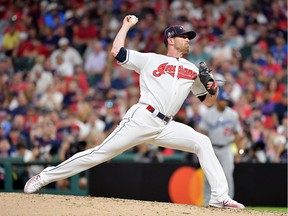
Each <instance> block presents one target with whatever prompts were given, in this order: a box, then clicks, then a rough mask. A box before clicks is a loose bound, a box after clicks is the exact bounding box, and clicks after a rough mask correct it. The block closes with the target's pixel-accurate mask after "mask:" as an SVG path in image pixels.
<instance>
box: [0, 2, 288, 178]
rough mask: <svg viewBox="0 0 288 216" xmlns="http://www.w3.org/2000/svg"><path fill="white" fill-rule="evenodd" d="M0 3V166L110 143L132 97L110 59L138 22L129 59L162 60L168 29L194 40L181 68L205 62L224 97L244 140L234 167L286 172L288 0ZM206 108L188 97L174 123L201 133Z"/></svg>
mask: <svg viewBox="0 0 288 216" xmlns="http://www.w3.org/2000/svg"><path fill="white" fill-rule="evenodd" d="M0 2H1V4H0V83H1V84H0V104H1V105H0V158H4V157H23V159H24V161H33V160H44V161H50V160H53V159H56V160H64V159H67V158H69V157H70V156H71V155H73V154H75V153H76V152H78V151H82V150H84V149H87V148H90V147H93V146H96V145H99V144H100V143H101V142H102V141H103V140H104V139H105V138H106V137H107V135H109V134H110V132H111V131H112V130H113V129H114V128H115V127H116V126H117V124H118V123H119V121H120V120H121V118H122V117H123V114H124V113H125V112H126V111H127V109H128V108H129V107H130V106H131V105H132V104H134V103H136V102H137V101H138V98H139V89H138V85H139V83H138V77H137V74H136V73H133V71H129V70H126V69H124V68H122V67H120V66H119V65H118V64H117V62H116V61H115V60H114V59H113V58H112V56H111V55H110V49H111V44H112V42H113V39H114V37H115V35H116V33H117V31H118V29H119V28H120V26H121V24H122V20H123V18H124V17H125V16H126V15H128V14H135V15H136V16H138V17H139V22H138V24H137V25H136V26H135V27H133V29H131V30H130V31H129V32H128V38H127V43H126V47H127V48H128V49H134V50H138V51H143V52H156V53H163V54H164V53H165V51H166V48H165V46H164V43H163V32H164V30H165V28H166V27H167V26H168V25H170V24H181V25H184V26H186V27H187V28H188V29H193V30H195V31H196V32H197V33H198V35H197V37H196V38H195V40H193V41H191V52H190V53H189V54H188V55H187V56H185V58H187V59H188V60H189V61H191V62H193V63H195V64H196V65H198V63H199V62H200V61H206V62H207V64H208V65H209V67H210V68H211V69H212V73H213V74H214V77H215V78H216V80H217V81H218V84H219V86H220V87H221V88H222V89H223V90H224V91H226V92H227V93H228V94H229V97H230V103H229V106H231V107H232V108H233V109H235V110H236V111H237V112H238V114H239V116H240V120H241V124H242V127H243V130H244V132H245V133H244V134H245V136H244V137H243V138H242V139H243V140H242V142H243V146H244V147H243V149H237V150H236V151H235V155H236V154H237V155H238V154H239V153H240V155H241V157H240V159H239V160H238V161H239V162H259V163H281V162H285V163H286V162H287V126H288V122H287V119H288V118H287V1H286V0H276V1H273V0H205V1H204V0H191V1H184V0H158V1H156V0H143V1H140V0H69V1H53V0H51V1H48V0H41V1H40V0H25V1H20V0H11V1H10V0H0ZM206 110H207V107H205V106H204V105H202V104H201V103H200V101H199V100H198V99H197V98H195V97H193V96H192V95H190V96H189V97H188V98H187V101H186V102H185V104H184V105H183V107H182V108H181V110H180V111H179V113H178V114H177V116H175V120H178V121H181V122H184V123H186V124H188V125H190V126H191V127H193V128H195V129H196V130H197V127H198V124H199V122H200V121H201V116H202V115H205V111H206ZM240 150H241V151H240ZM130 151H131V152H132V153H135V161H142V162H150V161H162V160H163V156H173V155H175V154H185V153H181V152H177V151H174V150H171V149H163V148H155V147H153V146H150V145H149V144H147V143H143V144H141V145H139V146H137V147H135V148H134V149H132V150H130ZM186 159H187V160H190V159H191V155H189V154H188V155H187V157H186ZM38 168H39V167H38ZM35 169H36V170H35V173H38V172H39V170H37V167H35ZM31 175H32V174H31Z"/></svg>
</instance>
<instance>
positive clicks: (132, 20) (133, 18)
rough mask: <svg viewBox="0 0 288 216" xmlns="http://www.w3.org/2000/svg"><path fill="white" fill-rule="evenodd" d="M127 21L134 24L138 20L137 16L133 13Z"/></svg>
mask: <svg viewBox="0 0 288 216" xmlns="http://www.w3.org/2000/svg"><path fill="white" fill-rule="evenodd" d="M129 22H131V23H133V24H136V23H137V22H138V18H137V17H136V16H134V15H130V17H129Z"/></svg>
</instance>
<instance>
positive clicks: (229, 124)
mask: <svg viewBox="0 0 288 216" xmlns="http://www.w3.org/2000/svg"><path fill="white" fill-rule="evenodd" d="M199 128H200V129H202V130H205V131H206V132H207V133H208V134H207V135H208V137H209V138H210V140H211V142H212V144H217V145H228V144H231V143H232V142H234V139H235V133H237V132H241V131H242V128H241V125H240V122H239V117H238V113H237V112H236V111H234V110H233V109H231V108H230V107H226V108H225V110H224V111H223V112H220V111H218V110H217V108H216V106H213V107H211V108H209V109H208V110H207V112H206V113H205V115H203V116H202V120H201V122H200V124H199Z"/></svg>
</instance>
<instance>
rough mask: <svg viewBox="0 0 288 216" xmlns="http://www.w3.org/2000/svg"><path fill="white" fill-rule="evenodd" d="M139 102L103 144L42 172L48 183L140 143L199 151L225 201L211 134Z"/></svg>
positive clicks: (216, 194)
mask: <svg viewBox="0 0 288 216" xmlns="http://www.w3.org/2000/svg"><path fill="white" fill-rule="evenodd" d="M146 107H147V105H144V104H139V103H138V104H136V105H134V106H132V107H131V108H130V109H129V110H128V111H127V113H126V114H125V116H124V118H123V120H122V121H121V122H120V124H119V125H118V127H117V128H116V129H115V130H114V131H113V132H112V133H111V134H110V135H109V136H108V137H107V138H106V139H105V140H104V141H103V143H102V144H101V145H98V146H96V147H94V148H91V149H88V150H85V151H82V152H79V153H77V154H75V155H73V156H72V157H71V158H69V159H67V160H65V161H63V162H62V163H60V164H59V165H58V166H55V167H48V168H46V169H44V170H43V171H42V172H41V178H42V180H43V182H44V184H45V185H46V184H49V183H51V182H54V181H58V180H61V179H65V178H68V177H70V176H73V175H75V174H77V173H80V172H82V171H84V170H87V169H89V168H91V167H93V166H96V165H98V164H101V163H103V162H105V161H108V160H110V159H112V158H113V157H115V156H117V155H119V154H121V153H122V152H124V151H125V150H127V149H129V148H132V147H134V146H136V145H138V144H140V143H143V142H147V143H151V144H155V145H158V146H162V147H167V148H172V149H177V150H182V151H186V152H190V153H195V154H196V155H197V156H198V158H199V162H200V165H201V167H202V169H203V171H204V174H205V176H206V178H207V179H208V181H209V184H210V185H211V191H212V193H211V199H212V200H213V201H218V202H222V201H223V200H224V199H226V198H227V197H228V186H227V181H226V178H225V175H224V172H223V170H222V167H221V165H220V163H219V161H218V159H217V158H216V156H215V154H214V151H213V148H212V145H211V142H210V140H209V138H208V137H207V136H205V135H203V134H201V133H199V132H197V131H195V130H194V129H193V128H191V127H189V126H187V125H185V124H182V123H179V122H175V121H173V120H172V121H170V122H169V123H168V124H167V123H166V122H164V121H163V120H161V119H160V118H158V117H156V116H154V115H153V114H152V113H151V112H149V111H148V110H146Z"/></svg>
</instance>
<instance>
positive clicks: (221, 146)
mask: <svg viewBox="0 0 288 216" xmlns="http://www.w3.org/2000/svg"><path fill="white" fill-rule="evenodd" d="M228 145H230V144H224V145H221V144H214V143H212V146H213V147H215V148H218V149H221V148H223V147H226V146H228Z"/></svg>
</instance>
